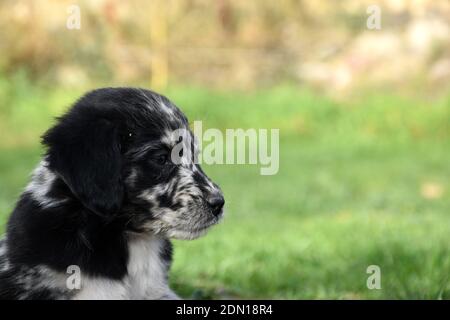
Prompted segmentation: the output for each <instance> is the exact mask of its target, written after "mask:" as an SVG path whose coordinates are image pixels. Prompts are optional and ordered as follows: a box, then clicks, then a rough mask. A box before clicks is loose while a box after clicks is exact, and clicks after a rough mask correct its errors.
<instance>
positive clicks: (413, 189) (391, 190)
mask: <svg viewBox="0 0 450 320" xmlns="http://www.w3.org/2000/svg"><path fill="white" fill-rule="evenodd" d="M27 79H28V77H27V76H26V74H25V73H20V72H19V73H16V74H15V75H14V76H12V77H10V78H8V79H6V78H4V77H3V78H2V77H0V135H1V140H0V228H1V230H4V227H5V223H6V221H7V217H8V215H9V213H10V212H11V210H12V209H13V206H14V202H15V201H16V199H17V197H18V196H19V194H20V192H21V190H22V188H23V187H24V186H25V185H26V182H27V180H28V174H29V173H30V172H31V170H32V169H33V167H34V166H35V165H36V163H37V162H38V159H39V157H40V155H41V154H42V152H43V150H42V148H41V147H40V146H39V136H40V135H41V134H42V133H43V132H44V131H45V130H46V128H48V127H49V126H50V125H51V123H52V121H53V117H55V116H58V115H60V114H61V113H62V112H63V111H64V110H65V109H66V108H67V107H68V106H69V105H70V104H71V103H73V101H74V100H75V99H76V98H78V97H79V96H80V95H81V94H82V93H83V92H84V91H86V90H88V89H90V88H89V87H80V88H61V87H58V86H56V87H54V86H50V85H48V84H46V85H45V84H41V85H37V84H35V83H31V82H29V80H27ZM165 93H166V94H167V96H169V97H170V98H171V100H173V101H174V102H175V103H176V104H177V105H179V106H180V107H181V108H182V110H183V111H185V112H186V113H187V115H188V116H189V118H190V120H191V121H193V120H202V121H203V125H204V127H218V128H222V129H223V128H238V127H242V128H251V127H252V128H280V134H281V145H280V171H279V173H278V174H277V175H274V176H261V175H259V167H258V166H252V165H245V166H243V165H239V166H237V165H215V166H206V168H205V170H206V171H207V173H208V174H209V175H210V176H211V177H212V178H213V179H214V180H215V181H216V182H217V183H219V184H220V185H221V186H222V188H223V190H224V193H225V196H226V201H227V206H226V211H227V213H226V217H225V219H224V221H223V223H222V224H220V225H218V226H216V227H215V228H214V229H213V230H211V231H210V233H209V234H208V235H207V236H206V237H204V238H201V239H198V240H195V241H192V242H182V241H176V243H175V246H176V248H175V249H176V250H175V262H174V267H173V270H172V285H173V286H174V289H175V290H176V291H178V292H179V293H180V294H181V295H182V296H184V297H197V298H211V297H212V298H224V297H232V298H300V299H303V298H319V299H323V298H332V299H334V298H339V299H341V298H342V299H359V298H369V299H379V298H402V299H403V298H409V299H411V298H426V299H438V298H444V299H449V298H450V280H449V270H450V247H449V234H450V196H449V192H450V182H449V181H450V179H449V178H450V166H449V163H450V151H449V150H450V149H449V147H450V139H449V138H450V125H449V124H450V96H449V95H446V96H441V97H439V98H434V99H431V98H427V97H426V96H419V95H418V96H417V97H412V96H409V97H403V96H399V95H394V94H386V93H385V92H384V93H381V92H374V91H368V92H360V93H358V94H354V96H353V97H351V98H346V99H345V100H338V99H336V98H330V97H326V96H323V95H319V94H317V93H316V92H315V91H313V90H310V89H307V88H304V87H298V86H294V85H287V84H286V85H280V86H277V87H273V88H270V89H259V90H256V91H249V92H244V91H220V90H207V89H203V88H199V87H185V86H184V87H169V88H168V89H167V90H166V92H165ZM372 264H375V265H379V266H380V267H381V270H382V289H381V290H368V289H367V287H366V279H367V277H368V276H369V275H368V274H366V268H367V267H368V266H369V265H372Z"/></svg>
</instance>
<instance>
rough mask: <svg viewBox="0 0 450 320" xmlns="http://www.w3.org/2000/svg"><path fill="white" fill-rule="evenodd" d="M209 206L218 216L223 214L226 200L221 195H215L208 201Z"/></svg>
mask: <svg viewBox="0 0 450 320" xmlns="http://www.w3.org/2000/svg"><path fill="white" fill-rule="evenodd" d="M207 202H208V205H209V207H210V208H211V211H212V213H213V214H214V215H215V216H218V215H220V214H221V213H222V208H223V205H224V204H225V199H224V198H223V196H222V195H221V194H219V193H217V194H213V195H211V196H209V197H208V199H207Z"/></svg>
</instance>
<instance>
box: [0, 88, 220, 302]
mask: <svg viewBox="0 0 450 320" xmlns="http://www.w3.org/2000/svg"><path fill="white" fill-rule="evenodd" d="M179 132H182V133H179ZM174 133H177V134H174ZM42 143H43V145H44V146H45V147H46V152H45V154H44V156H43V157H42V160H41V162H40V163H39V165H38V166H37V168H36V169H35V170H34V172H33V174H32V178H31V181H30V183H29V184H28V185H27V186H26V188H25V190H24V192H23V193H22V195H21V196H20V199H19V200H18V202H17V204H16V207H15V209H14V211H13V213H12V214H11V217H10V219H9V221H8V224H7V230H6V234H5V236H4V238H3V239H1V240H0V299H51V300H53V299H83V300H84V299H179V297H178V296H177V295H176V294H175V293H174V292H173V291H172V290H171V289H170V287H169V284H168V272H169V269H170V265H171V261H172V245H171V242H170V240H171V239H195V238H197V237H199V236H201V235H203V234H204V233H206V231H207V230H208V229H209V228H210V227H211V226H213V225H215V224H217V223H218V222H219V221H220V220H221V218H222V216H223V211H224V209H223V207H224V202H225V201H224V197H223V193H222V191H221V189H220V188H219V186H218V185H217V184H215V183H213V182H212V181H211V180H210V179H209V178H208V176H207V175H206V174H205V173H204V172H203V170H202V168H201V167H200V166H199V164H198V163H197V162H196V161H194V160H195V158H196V154H197V153H198V152H199V150H197V149H198V147H197V143H196V140H195V137H193V134H192V132H191V131H190V130H189V124H188V120H187V118H186V116H185V115H184V114H183V113H182V112H181V111H180V109H178V108H177V107H176V106H175V105H174V104H173V103H172V102H171V101H170V100H168V99H167V98H166V97H164V96H162V95H159V94H157V93H155V92H153V91H150V90H145V89H140V88H103V89H97V90H94V91H91V92H89V93H87V94H86V95H84V96H83V97H81V98H80V99H79V100H78V101H77V102H76V103H75V104H74V105H73V106H72V107H71V108H70V109H69V111H68V112H67V113H66V114H65V115H63V116H62V117H60V118H58V119H57V123H56V125H55V126H53V127H52V128H50V129H49V130H48V131H47V132H46V133H45V134H44V135H43V137H42ZM177 148H178V149H177ZM175 149H177V150H176V152H174V151H175ZM77 277H78V278H77Z"/></svg>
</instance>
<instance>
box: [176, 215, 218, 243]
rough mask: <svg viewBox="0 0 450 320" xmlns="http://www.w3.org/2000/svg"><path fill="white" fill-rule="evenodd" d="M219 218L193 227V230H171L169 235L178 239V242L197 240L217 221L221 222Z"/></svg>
mask: <svg viewBox="0 0 450 320" xmlns="http://www.w3.org/2000/svg"><path fill="white" fill-rule="evenodd" d="M221 216H222V215H221ZM221 216H220V217H217V218H215V219H213V220H211V221H208V222H206V223H203V224H202V225H200V226H195V227H193V228H183V229H181V228H177V229H174V230H172V232H171V234H172V236H173V237H174V238H176V239H180V240H193V239H197V238H199V237H201V236H203V235H205V234H206V233H207V232H208V230H209V229H210V228H211V227H213V226H214V225H216V224H218V223H219V221H220V220H221Z"/></svg>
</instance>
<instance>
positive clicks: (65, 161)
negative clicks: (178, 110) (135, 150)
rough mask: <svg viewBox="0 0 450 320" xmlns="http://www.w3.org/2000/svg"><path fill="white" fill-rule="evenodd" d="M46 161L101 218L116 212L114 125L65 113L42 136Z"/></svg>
mask: <svg viewBox="0 0 450 320" xmlns="http://www.w3.org/2000/svg"><path fill="white" fill-rule="evenodd" d="M43 143H44V144H45V145H47V146H48V152H47V161H48V163H49V168H50V169H51V170H53V171H55V172H56V173H57V174H58V175H59V176H60V177H61V178H62V179H63V180H64V182H65V183H66V184H67V185H68V187H69V188H70V190H71V191H72V193H73V194H74V195H75V196H76V197H77V198H78V199H79V200H80V201H81V202H82V203H83V205H84V206H85V207H86V208H88V209H90V210H91V211H93V212H94V213H96V214H98V215H100V216H102V217H110V216H111V215H112V214H115V213H117V212H118V210H119V209H120V207H121V204H122V200H123V194H124V190H123V184H122V179H121V170H122V155H121V146H120V137H119V128H118V126H117V125H116V124H115V123H113V122H112V121H110V120H106V119H104V118H97V119H91V118H88V117H79V116H78V117H77V115H76V113H75V114H73V113H72V114H68V115H66V116H65V117H63V118H60V120H59V123H58V124H57V125H56V126H55V127H53V128H51V129H50V130H49V131H48V132H47V133H46V134H45V135H44V137H43Z"/></svg>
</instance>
